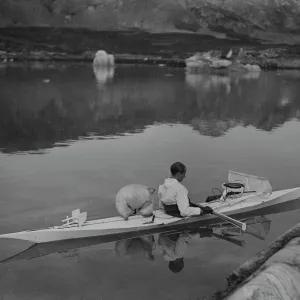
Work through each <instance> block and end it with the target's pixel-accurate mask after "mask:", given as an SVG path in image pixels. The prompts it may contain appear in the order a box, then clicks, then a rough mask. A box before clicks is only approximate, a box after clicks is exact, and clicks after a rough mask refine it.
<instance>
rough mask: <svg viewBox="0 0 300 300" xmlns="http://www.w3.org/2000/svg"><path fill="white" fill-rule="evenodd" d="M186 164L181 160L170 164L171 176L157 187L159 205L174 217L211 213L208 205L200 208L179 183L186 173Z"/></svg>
mask: <svg viewBox="0 0 300 300" xmlns="http://www.w3.org/2000/svg"><path fill="white" fill-rule="evenodd" d="M186 170H187V168H186V166H185V165H184V164H183V163H181V162H175V163H174V164H172V166H171V168H170V171H171V176H170V177H169V178H166V179H165V182H164V183H163V184H162V185H160V186H159V188H158V199H159V207H160V208H163V209H164V210H165V212H166V213H167V214H169V215H171V216H174V217H190V216H197V215H201V214H211V213H213V210H212V209H211V207H209V206H205V207H203V208H200V207H199V206H197V205H196V204H194V203H192V202H191V201H190V199H189V197H188V190H187V189H186V188H185V187H184V186H183V185H182V184H181V182H182V181H183V179H184V178H185V175H186Z"/></svg>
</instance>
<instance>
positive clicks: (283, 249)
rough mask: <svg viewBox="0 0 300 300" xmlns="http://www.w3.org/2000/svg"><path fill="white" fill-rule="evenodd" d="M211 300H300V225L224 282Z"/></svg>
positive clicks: (243, 265) (235, 271)
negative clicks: (224, 285) (222, 286)
mask: <svg viewBox="0 0 300 300" xmlns="http://www.w3.org/2000/svg"><path fill="white" fill-rule="evenodd" d="M227 280H228V287H227V289H226V290H225V291H222V292H218V293H216V294H215V295H214V296H213V297H212V299H214V300H216V299H227V300H236V299H244V300H247V299H300V284H299V283H300V223H298V224H297V225H296V226H294V227H293V228H291V229H290V230H288V231H287V232H286V233H284V234H283V235H282V236H280V237H279V238H277V239H276V240H275V241H274V242H273V243H271V244H270V245H269V247H268V248H267V249H265V250H262V251H260V252H259V253H258V254H257V255H256V257H254V258H253V259H250V260H248V261H247V262H245V263H244V264H242V265H241V266H240V267H239V268H238V269H236V270H234V271H233V273H232V274H231V275H230V276H229V277H228V278H227Z"/></svg>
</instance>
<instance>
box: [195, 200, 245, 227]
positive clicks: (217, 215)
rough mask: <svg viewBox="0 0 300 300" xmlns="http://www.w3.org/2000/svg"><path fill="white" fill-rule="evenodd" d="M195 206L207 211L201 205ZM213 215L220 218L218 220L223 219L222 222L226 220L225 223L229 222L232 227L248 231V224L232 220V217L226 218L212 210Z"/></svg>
mask: <svg viewBox="0 0 300 300" xmlns="http://www.w3.org/2000/svg"><path fill="white" fill-rule="evenodd" d="M195 205H197V206H198V207H200V208H201V209H205V208H204V207H205V206H202V205H200V204H195ZM212 214H213V215H215V216H216V217H218V218H220V219H222V220H224V221H227V222H228V223H230V224H232V225H234V226H236V227H238V228H240V229H242V230H243V231H246V228H247V225H246V223H243V222H240V221H238V220H235V219H233V218H230V217H228V216H226V215H223V214H220V213H218V212H216V211H214V210H212Z"/></svg>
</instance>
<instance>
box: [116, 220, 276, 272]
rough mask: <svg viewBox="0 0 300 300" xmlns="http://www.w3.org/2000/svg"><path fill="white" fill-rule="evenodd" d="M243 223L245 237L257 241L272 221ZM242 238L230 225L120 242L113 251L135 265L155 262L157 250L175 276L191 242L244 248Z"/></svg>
mask: <svg viewBox="0 0 300 300" xmlns="http://www.w3.org/2000/svg"><path fill="white" fill-rule="evenodd" d="M243 222H245V223H246V224H247V225H248V228H251V230H250V231H249V232H248V234H251V235H252V236H254V237H256V238H258V239H261V240H264V239H265V238H266V236H267V234H268V233H269V231H270V224H271V220H270V219H268V218H267V217H266V216H257V217H254V218H249V219H244V220H243ZM241 237H242V232H241V231H240V230H239V229H238V228H236V227H233V226H232V225H225V226H224V225H223V226H215V227H207V228H192V229H186V230H181V231H175V232H163V233H160V234H159V235H150V236H143V237H136V238H132V239H126V240H119V241H117V242H116V243H115V251H116V254H117V257H118V258H124V259H129V260H130V261H132V262H133V261H134V262H137V261H141V260H149V261H153V260H154V259H155V258H154V254H153V251H154V250H155V249H157V250H158V252H159V254H160V255H161V257H162V259H163V261H165V262H168V268H169V270H170V271H171V272H173V273H178V272H180V271H181V270H182V269H183V268H184V254H185V252H186V250H187V247H188V244H189V243H190V242H191V241H192V240H193V239H199V238H214V239H219V240H224V241H227V242H230V243H232V244H235V245H236V246H239V247H245V244H246V243H245V241H244V240H243V239H241Z"/></svg>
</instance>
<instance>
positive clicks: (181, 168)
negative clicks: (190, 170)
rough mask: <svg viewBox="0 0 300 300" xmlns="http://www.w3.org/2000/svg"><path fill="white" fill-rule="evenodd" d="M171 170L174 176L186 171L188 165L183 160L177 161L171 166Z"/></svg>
mask: <svg viewBox="0 0 300 300" xmlns="http://www.w3.org/2000/svg"><path fill="white" fill-rule="evenodd" d="M170 170H171V174H172V175H173V176H174V175H176V174H177V173H180V174H182V173H185V172H186V166H185V165H184V164H183V163H181V162H176V163H174V164H173V165H172V166H171V168H170Z"/></svg>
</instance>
